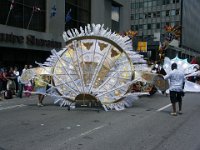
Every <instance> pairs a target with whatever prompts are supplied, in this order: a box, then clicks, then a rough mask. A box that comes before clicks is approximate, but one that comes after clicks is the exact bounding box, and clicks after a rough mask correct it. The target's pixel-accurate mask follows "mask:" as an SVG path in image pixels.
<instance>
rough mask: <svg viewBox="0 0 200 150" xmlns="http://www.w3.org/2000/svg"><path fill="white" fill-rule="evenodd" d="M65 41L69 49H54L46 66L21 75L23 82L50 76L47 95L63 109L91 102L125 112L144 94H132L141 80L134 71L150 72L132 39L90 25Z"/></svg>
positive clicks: (69, 33)
mask: <svg viewBox="0 0 200 150" xmlns="http://www.w3.org/2000/svg"><path fill="white" fill-rule="evenodd" d="M63 38H64V40H65V42H66V47H65V48H63V49H62V50H60V51H56V50H52V51H51V52H52V55H51V56H50V57H49V58H47V60H46V62H45V63H43V64H39V63H38V64H39V65H40V67H39V68H34V69H31V70H27V71H26V73H25V74H23V75H22V79H21V80H22V82H27V81H28V80H30V79H33V78H37V76H36V75H38V74H47V75H50V76H51V79H52V82H51V83H49V86H50V89H49V90H48V92H47V93H45V94H48V95H50V96H52V97H53V98H54V100H55V101H54V102H55V103H59V104H60V106H74V104H75V103H76V102H78V101H81V102H82V103H83V104H85V103H86V101H90V102H95V103H98V104H101V105H102V106H103V108H104V109H105V110H111V109H115V110H122V109H124V108H125V107H129V106H131V105H132V101H133V100H136V99H137V98H138V95H141V94H144V93H129V87H130V85H131V84H133V83H134V82H136V81H138V80H141V78H140V77H135V76H134V72H135V71H137V70H145V69H147V66H146V64H145V63H146V62H145V60H144V59H143V57H142V56H141V55H139V54H138V53H136V52H134V51H133V49H132V40H131V39H130V38H129V37H127V36H124V37H122V36H120V35H118V34H116V33H112V32H111V30H109V29H104V26H103V25H99V24H98V25H94V24H92V25H90V24H88V25H87V26H85V27H84V28H82V27H80V30H79V31H78V30H77V29H71V30H68V31H67V32H64V33H63ZM127 96H128V97H129V98H126V97H127Z"/></svg>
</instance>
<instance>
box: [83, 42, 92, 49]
mask: <svg viewBox="0 0 200 150" xmlns="http://www.w3.org/2000/svg"><path fill="white" fill-rule="evenodd" d="M83 45H84V46H85V47H86V48H87V50H90V48H91V46H92V45H93V43H92V42H87V43H83Z"/></svg>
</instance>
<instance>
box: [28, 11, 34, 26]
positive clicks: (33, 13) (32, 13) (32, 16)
mask: <svg viewBox="0 0 200 150" xmlns="http://www.w3.org/2000/svg"><path fill="white" fill-rule="evenodd" d="M33 14H34V10H32V13H31V18H30V20H29V22H28V25H27V29H28V28H29V25H30V24H31V20H32V18H33Z"/></svg>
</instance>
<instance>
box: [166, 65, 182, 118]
mask: <svg viewBox="0 0 200 150" xmlns="http://www.w3.org/2000/svg"><path fill="white" fill-rule="evenodd" d="M171 69H172V71H171V72H170V73H169V74H167V75H165V76H164V79H166V80H168V79H169V81H170V87H169V91H170V100H171V103H172V109H173V111H172V112H171V115H173V116H176V115H177V112H176V103H177V102H178V106H179V114H182V112H181V111H182V96H183V89H184V85H185V77H184V74H183V72H181V71H179V70H177V64H176V63H173V64H172V65H171Z"/></svg>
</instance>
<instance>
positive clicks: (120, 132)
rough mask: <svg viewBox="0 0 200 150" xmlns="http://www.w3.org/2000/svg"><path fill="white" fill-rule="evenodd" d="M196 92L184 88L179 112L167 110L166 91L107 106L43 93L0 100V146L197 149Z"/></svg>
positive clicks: (199, 103) (25, 149) (14, 149)
mask: <svg viewBox="0 0 200 150" xmlns="http://www.w3.org/2000/svg"><path fill="white" fill-rule="evenodd" d="M199 97H200V94H198V93H186V96H185V97H184V99H183V114H182V115H178V116H171V115H170V112H171V106H170V101H169V97H166V96H163V95H160V94H155V95H153V96H151V97H141V98H140V99H139V100H137V101H135V102H134V104H133V107H131V108H127V109H125V110H123V111H108V112H105V111H104V110H100V112H98V111H96V109H91V108H77V109H74V110H71V111H68V110H67V108H66V107H59V106H56V105H54V104H53V101H52V99H51V98H50V97H45V104H46V105H45V107H38V106H37V105H36V103H37V97H36V96H31V97H30V98H22V99H19V98H14V99H10V100H3V101H0V150H200V98H199Z"/></svg>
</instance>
